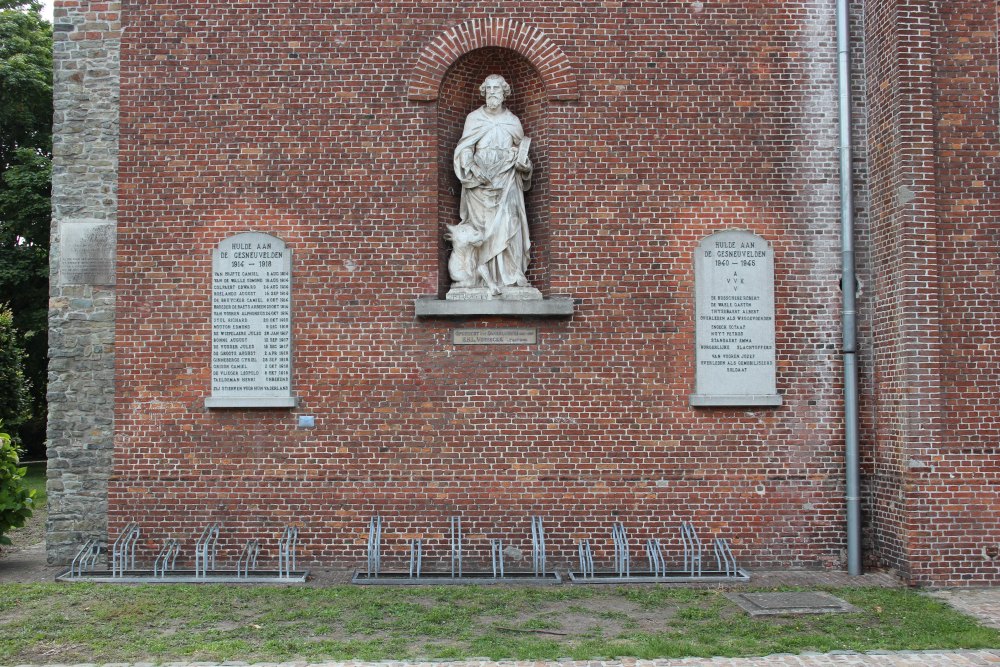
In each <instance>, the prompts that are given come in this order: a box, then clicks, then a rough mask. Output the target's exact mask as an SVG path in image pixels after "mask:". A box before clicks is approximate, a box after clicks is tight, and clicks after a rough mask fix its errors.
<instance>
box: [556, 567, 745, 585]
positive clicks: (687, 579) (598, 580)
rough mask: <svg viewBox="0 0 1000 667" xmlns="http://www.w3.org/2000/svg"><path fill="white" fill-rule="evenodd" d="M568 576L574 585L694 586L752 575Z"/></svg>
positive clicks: (736, 579) (720, 572) (743, 572)
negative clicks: (693, 584) (695, 584)
mask: <svg viewBox="0 0 1000 667" xmlns="http://www.w3.org/2000/svg"><path fill="white" fill-rule="evenodd" d="M568 576H569V580H570V581H571V582H573V583H574V584H692V583H722V582H734V581H740V582H743V581H750V575H749V574H748V573H747V572H746V571H744V570H737V571H736V574H733V573H732V572H729V573H726V572H723V571H715V570H704V571H703V572H702V573H701V574H700V575H697V576H693V575H692V574H691V573H690V572H687V571H668V572H666V573H665V574H660V575H659V576H657V575H654V574H653V573H652V572H633V573H632V574H631V575H629V576H627V577H623V576H621V575H619V574H618V573H616V572H595V573H594V574H593V575H587V576H584V575H582V574H580V573H579V572H569V573H568Z"/></svg>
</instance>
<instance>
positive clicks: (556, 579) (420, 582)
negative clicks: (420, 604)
mask: <svg viewBox="0 0 1000 667" xmlns="http://www.w3.org/2000/svg"><path fill="white" fill-rule="evenodd" d="M351 583H352V584H360V585H363V586H449V585H461V584H475V585H487V584H519V585H525V584H527V585H533V586H546V585H550V584H559V583H562V577H560V576H559V575H558V574H557V573H555V572H549V573H547V574H545V575H543V576H541V577H536V576H535V575H534V574H533V573H531V572H508V573H506V574H505V575H504V576H503V577H494V576H493V573H492V572H466V573H464V574H463V575H462V576H461V577H452V576H449V575H448V574H446V573H440V574H439V573H436V572H428V573H424V574H421V575H420V576H419V577H411V576H410V573H409V572H379V574H378V576H374V577H373V576H369V575H368V573H367V572H355V573H354V577H353V578H352V579H351Z"/></svg>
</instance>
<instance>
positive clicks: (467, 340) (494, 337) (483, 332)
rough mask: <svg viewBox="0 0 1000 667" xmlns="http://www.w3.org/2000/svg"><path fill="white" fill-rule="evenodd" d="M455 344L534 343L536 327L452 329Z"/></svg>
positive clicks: (536, 334)
mask: <svg viewBox="0 0 1000 667" xmlns="http://www.w3.org/2000/svg"><path fill="white" fill-rule="evenodd" d="M451 340H452V342H453V343H454V344H455V345H535V344H536V343H537V342H538V330H537V329H454V330H453V331H452V338H451Z"/></svg>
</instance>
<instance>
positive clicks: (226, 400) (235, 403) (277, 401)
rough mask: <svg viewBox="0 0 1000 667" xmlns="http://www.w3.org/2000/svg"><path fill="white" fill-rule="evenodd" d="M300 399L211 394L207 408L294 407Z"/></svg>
mask: <svg viewBox="0 0 1000 667" xmlns="http://www.w3.org/2000/svg"><path fill="white" fill-rule="evenodd" d="M298 404H299V399H297V398H295V397H294V396H264V397H250V396H209V397H208V398H206V399H205V407H206V408H294V407H296V406H297V405H298Z"/></svg>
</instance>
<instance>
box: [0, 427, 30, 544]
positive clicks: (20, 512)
mask: <svg viewBox="0 0 1000 667" xmlns="http://www.w3.org/2000/svg"><path fill="white" fill-rule="evenodd" d="M18 462H19V459H18V456H17V449H16V448H15V447H14V444H13V443H12V442H11V441H10V436H9V435H7V434H6V433H0V544H10V543H11V541H10V538H9V537H7V536H6V535H5V533H7V532H9V531H10V530H12V529H14V528H20V527H21V526H23V525H24V522H25V521H27V520H28V517H30V516H31V506H32V504H33V503H34V501H35V491H34V489H29V488H28V485H27V484H26V483H25V481H24V473H25V472H26V471H27V469H26V468H19V467H17V464H18Z"/></svg>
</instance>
